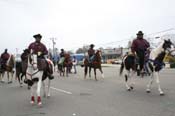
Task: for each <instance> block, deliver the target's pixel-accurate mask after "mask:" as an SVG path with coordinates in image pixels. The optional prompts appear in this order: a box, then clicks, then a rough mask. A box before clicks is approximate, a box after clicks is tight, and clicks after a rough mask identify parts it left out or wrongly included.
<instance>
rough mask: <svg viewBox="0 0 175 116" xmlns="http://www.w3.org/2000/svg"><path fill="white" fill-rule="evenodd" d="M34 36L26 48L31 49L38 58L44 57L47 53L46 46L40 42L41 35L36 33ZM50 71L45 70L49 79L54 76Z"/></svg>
mask: <svg viewBox="0 0 175 116" xmlns="http://www.w3.org/2000/svg"><path fill="white" fill-rule="evenodd" d="M33 37H34V38H35V42H32V43H31V44H30V45H29V47H28V50H29V51H31V50H32V52H33V53H34V54H36V55H37V56H38V58H39V59H46V57H47V55H48V50H47V48H46V46H45V45H44V44H43V43H41V38H42V35H41V34H36V35H34V36H33ZM46 63H47V65H48V67H49V64H48V62H47V61H46ZM50 72H51V71H49V70H47V75H48V77H49V79H53V78H54V76H53V75H52V74H51V73H50Z"/></svg>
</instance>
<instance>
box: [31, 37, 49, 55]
mask: <svg viewBox="0 0 175 116" xmlns="http://www.w3.org/2000/svg"><path fill="white" fill-rule="evenodd" d="M33 37H34V38H35V42H33V43H31V44H30V45H29V47H28V49H29V50H30V51H31V49H32V50H33V53H34V54H37V55H38V57H44V55H48V50H47V48H46V46H45V45H44V44H43V43H41V38H42V36H41V34H36V35H34V36H33Z"/></svg>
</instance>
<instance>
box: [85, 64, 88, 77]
mask: <svg viewBox="0 0 175 116" xmlns="http://www.w3.org/2000/svg"><path fill="white" fill-rule="evenodd" d="M87 72H88V66H87V65H85V67H84V79H86V76H87Z"/></svg>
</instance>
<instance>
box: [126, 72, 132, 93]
mask: <svg viewBox="0 0 175 116" xmlns="http://www.w3.org/2000/svg"><path fill="white" fill-rule="evenodd" d="M129 74H130V71H129V70H127V74H125V85H126V89H127V90H128V91H130V90H131V88H130V86H129V85H128V80H129V78H130V77H129Z"/></svg>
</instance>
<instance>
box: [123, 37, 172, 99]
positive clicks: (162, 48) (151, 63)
mask: <svg viewBox="0 0 175 116" xmlns="http://www.w3.org/2000/svg"><path fill="white" fill-rule="evenodd" d="M172 49H174V47H173V43H172V42H171V41H170V40H164V41H162V42H161V44H159V46H158V47H157V48H154V49H152V50H151V51H150V54H149V59H148V60H147V62H145V65H146V67H147V69H148V71H149V73H150V81H149V83H148V84H147V89H146V92H147V93H150V91H151V90H150V88H151V84H152V83H153V80H154V76H156V82H157V85H158V91H159V94H160V95H161V96H162V95H164V92H163V91H162V89H161V87H160V80H159V72H160V71H161V69H162V68H163V67H164V62H163V59H164V57H165V55H166V53H167V52H168V53H170V52H171V50H172ZM124 68H125V69H126V71H127V73H126V74H125V75H124V76H125V85H126V88H127V90H128V91H131V90H133V89H134V87H133V85H134V83H133V82H132V77H133V76H134V74H135V72H136V70H137V69H136V59H135V56H132V55H127V56H126V57H124V58H123V60H122V64H121V67H120V75H121V74H122V73H123V69H124ZM129 79H130V83H129V82H128V81H129Z"/></svg>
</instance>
